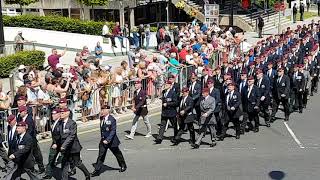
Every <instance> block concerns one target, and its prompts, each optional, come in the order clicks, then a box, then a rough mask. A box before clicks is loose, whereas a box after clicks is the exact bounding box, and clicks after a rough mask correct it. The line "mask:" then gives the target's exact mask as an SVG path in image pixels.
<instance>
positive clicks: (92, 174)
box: [91, 170, 100, 177]
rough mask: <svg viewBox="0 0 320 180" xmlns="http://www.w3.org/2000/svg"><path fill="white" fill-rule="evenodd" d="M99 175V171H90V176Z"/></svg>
mask: <svg viewBox="0 0 320 180" xmlns="http://www.w3.org/2000/svg"><path fill="white" fill-rule="evenodd" d="M99 175H100V172H99V171H97V170H94V171H93V172H92V173H91V177H96V176H99Z"/></svg>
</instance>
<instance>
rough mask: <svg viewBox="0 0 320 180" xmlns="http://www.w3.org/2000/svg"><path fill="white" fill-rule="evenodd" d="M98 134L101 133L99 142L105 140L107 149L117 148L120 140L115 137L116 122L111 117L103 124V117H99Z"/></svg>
mask: <svg viewBox="0 0 320 180" xmlns="http://www.w3.org/2000/svg"><path fill="white" fill-rule="evenodd" d="M100 121H101V122H100V132H101V142H102V141H104V140H107V141H108V142H109V143H108V144H107V146H109V147H118V146H119V144H120V140H119V138H118V136H117V121H116V119H115V118H114V117H113V116H112V115H109V116H108V119H107V120H106V122H105V117H100Z"/></svg>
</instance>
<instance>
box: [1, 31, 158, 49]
mask: <svg viewBox="0 0 320 180" xmlns="http://www.w3.org/2000/svg"><path fill="white" fill-rule="evenodd" d="M18 31H22V32H23V36H24V38H25V39H27V40H28V41H36V43H38V44H42V45H47V46H55V47H60V48H61V47H65V45H66V44H67V45H68V47H69V48H74V49H82V48H83V46H85V45H86V46H88V47H89V49H90V50H93V48H94V47H95V45H96V43H97V42H98V41H99V42H100V43H101V45H102V48H103V51H104V52H105V53H108V54H113V52H115V53H120V52H121V48H120V47H121V46H120V42H119V40H118V38H116V39H115V40H116V46H117V47H118V48H114V51H113V49H112V48H111V41H110V40H109V43H108V44H103V43H102V42H103V38H102V37H101V36H92V35H85V34H77V33H66V32H58V31H49V30H41V29H32V28H20V27H4V36H5V41H13V40H14V37H15V36H16V35H17V33H18ZM124 42H125V43H127V47H128V48H129V42H128V40H127V39H125V41H124ZM156 45H157V40H156V34H155V33H152V34H151V39H150V46H151V47H155V46H156ZM122 51H125V49H122Z"/></svg>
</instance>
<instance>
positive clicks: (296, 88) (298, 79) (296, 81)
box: [290, 64, 305, 113]
mask: <svg viewBox="0 0 320 180" xmlns="http://www.w3.org/2000/svg"><path fill="white" fill-rule="evenodd" d="M290 84H291V98H290V107H291V108H290V109H291V112H293V111H294V110H296V109H299V113H302V110H303V101H302V100H303V91H304V86H305V78H304V75H303V73H302V72H300V71H299V66H298V64H295V65H294V72H293V74H292V75H291V81H290Z"/></svg>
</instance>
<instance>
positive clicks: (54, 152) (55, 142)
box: [42, 109, 61, 179]
mask: <svg viewBox="0 0 320 180" xmlns="http://www.w3.org/2000/svg"><path fill="white" fill-rule="evenodd" d="M51 114H52V120H53V124H52V127H51V138H52V144H51V147H50V151H49V157H48V164H47V167H46V172H45V175H44V176H43V177H42V179H51V178H52V168H53V167H54V164H55V161H56V158H57V156H58V154H59V151H60V147H61V136H60V134H61V132H60V131H61V129H60V127H61V121H60V110H59V109H54V110H53V111H52V112H51Z"/></svg>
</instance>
